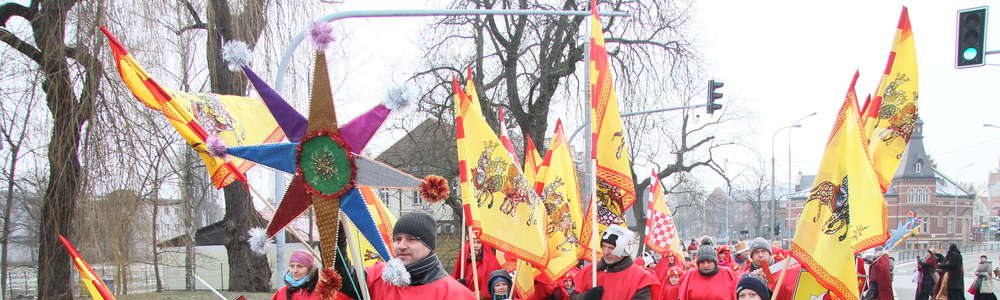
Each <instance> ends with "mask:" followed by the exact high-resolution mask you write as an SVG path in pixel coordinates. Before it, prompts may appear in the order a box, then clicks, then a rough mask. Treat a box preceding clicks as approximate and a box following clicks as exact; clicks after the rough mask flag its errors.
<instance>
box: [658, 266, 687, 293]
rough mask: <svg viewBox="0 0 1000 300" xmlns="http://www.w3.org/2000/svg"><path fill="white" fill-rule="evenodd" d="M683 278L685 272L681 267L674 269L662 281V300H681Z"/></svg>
mask: <svg viewBox="0 0 1000 300" xmlns="http://www.w3.org/2000/svg"><path fill="white" fill-rule="evenodd" d="M681 276H684V270H683V269H681V268H680V267H672V268H670V270H669V271H667V274H666V276H665V277H662V278H661V279H660V300H678V299H680V292H681V291H680V288H681Z"/></svg>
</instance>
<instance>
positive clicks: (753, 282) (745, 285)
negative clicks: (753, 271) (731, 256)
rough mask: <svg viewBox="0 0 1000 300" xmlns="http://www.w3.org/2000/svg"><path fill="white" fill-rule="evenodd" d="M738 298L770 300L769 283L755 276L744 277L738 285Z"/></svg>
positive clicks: (740, 299)
mask: <svg viewBox="0 0 1000 300" xmlns="http://www.w3.org/2000/svg"><path fill="white" fill-rule="evenodd" d="M736 297H737V298H738V299H739V300H770V299H771V290H770V289H768V288H767V282H765V280H764V279H762V278H760V277H757V276H755V275H744V276H743V277H741V278H740V281H739V283H737V284H736Z"/></svg>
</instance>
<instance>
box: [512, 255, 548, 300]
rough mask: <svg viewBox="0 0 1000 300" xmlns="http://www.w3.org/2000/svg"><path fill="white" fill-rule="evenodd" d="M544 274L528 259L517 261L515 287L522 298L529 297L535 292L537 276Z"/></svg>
mask: <svg viewBox="0 0 1000 300" xmlns="http://www.w3.org/2000/svg"><path fill="white" fill-rule="evenodd" d="M540 274H542V272H541V271H539V270H538V269H535V267H532V266H531V264H529V263H528V262H526V261H523V260H518V261H517V270H516V271H515V274H514V289H516V290H517V294H518V295H520V298H521V299H528V298H529V297H531V295H532V294H534V293H535V277H537V276H538V275H540Z"/></svg>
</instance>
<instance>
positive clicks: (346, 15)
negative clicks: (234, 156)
mask: <svg viewBox="0 0 1000 300" xmlns="http://www.w3.org/2000/svg"><path fill="white" fill-rule="evenodd" d="M598 14H600V15H602V16H622V17H627V16H629V13H628V12H618V11H613V12H598ZM463 15H476V16H478V15H545V16H587V15H590V11H589V10H588V11H564V10H519V9H514V10H507V9H498V10H484V9H454V10H452V9H392V10H349V11H341V12H336V13H332V14H329V15H326V16H324V17H322V18H319V19H317V20H316V21H317V22H319V21H326V22H333V21H338V20H343V19H351V18H377V17H430V16H463ZM306 31H307V29H306V30H302V31H299V33H298V34H296V35H295V37H294V38H292V42H291V44H289V45H288V48H285V52H284V53H283V54H282V55H281V63H280V64H278V74H277V77H276V78H275V84H274V87H275V90H276V91H278V93H281V91H282V88H283V87H284V83H285V81H284V79H285V71H286V70H287V69H288V63H289V61H291V59H292V54H294V53H295V49H296V48H298V47H299V44H301V43H302V40H303V39H304V38H305V34H306Z"/></svg>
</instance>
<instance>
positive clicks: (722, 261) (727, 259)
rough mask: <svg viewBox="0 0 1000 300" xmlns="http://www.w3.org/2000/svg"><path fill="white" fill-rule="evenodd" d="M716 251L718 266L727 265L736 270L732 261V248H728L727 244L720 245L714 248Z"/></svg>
mask: <svg viewBox="0 0 1000 300" xmlns="http://www.w3.org/2000/svg"><path fill="white" fill-rule="evenodd" d="M716 251H717V252H718V256H719V266H720V267H727V268H730V269H733V270H736V268H737V266H736V263H735V262H733V256H732V250H729V246H728V245H721V246H719V248H718V249H716Z"/></svg>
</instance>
